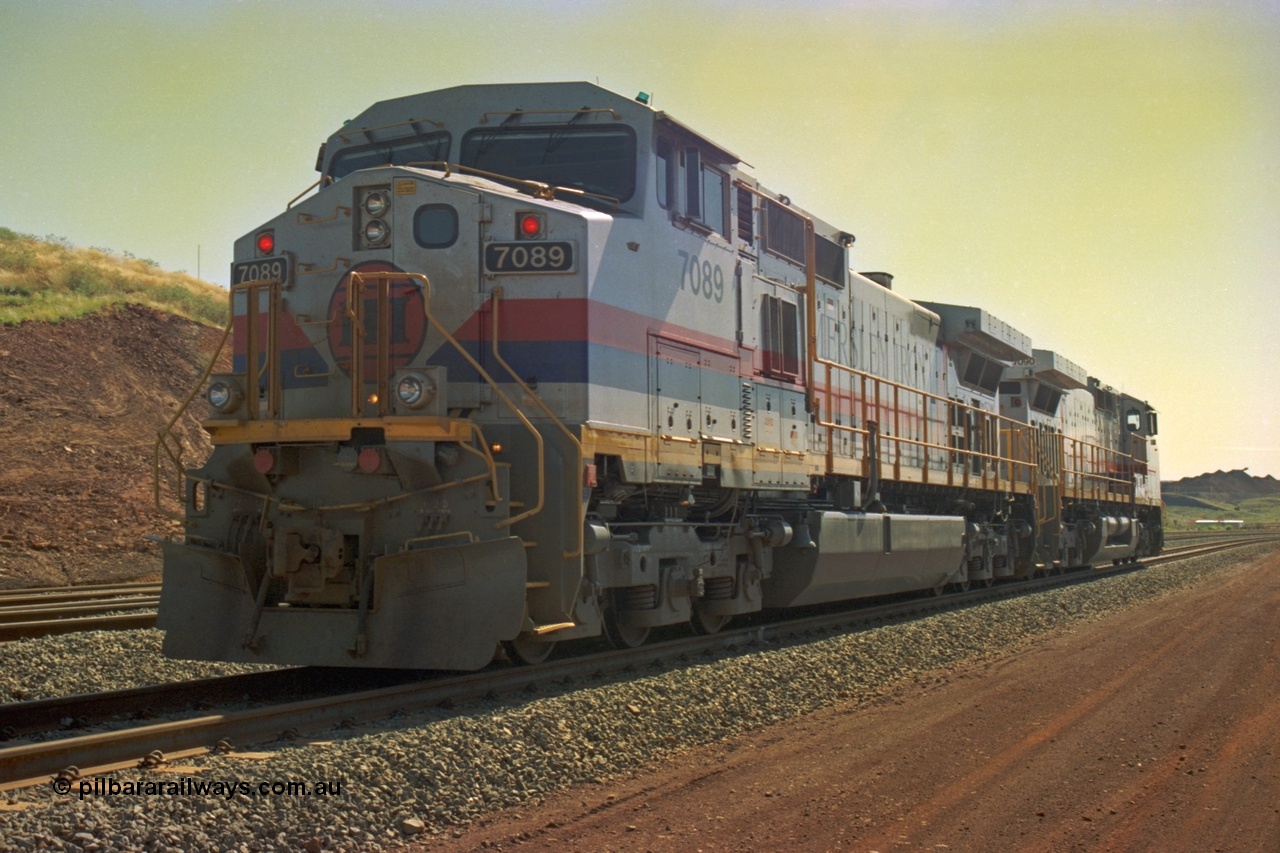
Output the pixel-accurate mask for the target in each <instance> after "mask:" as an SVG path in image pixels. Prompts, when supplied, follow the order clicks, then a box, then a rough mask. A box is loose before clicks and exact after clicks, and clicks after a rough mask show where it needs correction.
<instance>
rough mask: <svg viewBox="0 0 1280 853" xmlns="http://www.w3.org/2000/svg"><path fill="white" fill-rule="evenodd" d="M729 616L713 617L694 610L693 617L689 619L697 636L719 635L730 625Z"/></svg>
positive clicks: (697, 609)
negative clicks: (721, 630)
mask: <svg viewBox="0 0 1280 853" xmlns="http://www.w3.org/2000/svg"><path fill="white" fill-rule="evenodd" d="M730 618H732V617H729V616H711V615H709V614H706V613H703V612H702V610H700V609H699V608H697V607H695V608H693V615H692V616H690V617H689V625H690V626H691V627H692V628H693V633H695V634H702V635H704V636H705V635H708V634H718V633H720V629H721V628H723V627H724V626H725V625H728V624H729V619H730Z"/></svg>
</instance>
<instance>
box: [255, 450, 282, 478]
mask: <svg viewBox="0 0 1280 853" xmlns="http://www.w3.org/2000/svg"><path fill="white" fill-rule="evenodd" d="M274 467H276V455H275V454H274V453H272V452H271V451H270V450H268V449H267V448H265V447H261V448H259V449H258V452H257V453H255V454H253V468H254V470H255V471H257V472H258V473H259V474H270V473H271V469H272V468H274Z"/></svg>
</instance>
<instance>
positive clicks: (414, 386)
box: [396, 372, 436, 409]
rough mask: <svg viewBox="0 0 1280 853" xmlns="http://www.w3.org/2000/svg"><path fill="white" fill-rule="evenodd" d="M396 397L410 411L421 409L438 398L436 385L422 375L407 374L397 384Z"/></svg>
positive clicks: (429, 378)
mask: <svg viewBox="0 0 1280 853" xmlns="http://www.w3.org/2000/svg"><path fill="white" fill-rule="evenodd" d="M396 397H397V398H398V399H399V401H400V403H401V404H402V405H404V406H406V407H407V408H410V409H421V408H422V407H423V406H425V405H427V404H428V403H430V402H431V401H432V400H434V399H435V398H436V384H435V383H434V382H432V381H431V377H429V376H426V375H424V374H422V373H416V372H415V373H406V374H404V375H402V376H401V377H400V380H399V381H398V382H396Z"/></svg>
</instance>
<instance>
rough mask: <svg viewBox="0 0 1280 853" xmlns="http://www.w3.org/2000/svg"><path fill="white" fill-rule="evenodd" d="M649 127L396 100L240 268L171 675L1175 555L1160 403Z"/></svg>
mask: <svg viewBox="0 0 1280 853" xmlns="http://www.w3.org/2000/svg"><path fill="white" fill-rule="evenodd" d="M646 101H647V99H646V98H645V97H643V96H641V97H639V98H636V99H629V98H625V97H621V96H619V95H616V94H614V93H611V92H609V91H606V90H604V89H601V88H599V87H598V86H594V85H590V84H586V83H563V84H550V83H549V84H521V85H486V86H461V87H457V88H452V89H445V90H442V91H438V92H430V93H426V94H422V95H414V96H411V97H406V98H399V99H395V100H390V101H384V102H381V103H378V104H375V105H374V106H372V107H370V108H369V109H368V110H366V111H365V112H364V113H362V114H361V115H359V116H358V117H356V118H355V119H354V120H353V121H350V122H348V123H346V124H345V125H344V126H343V127H342V128H341V129H340V130H338V131H337V132H336V133H334V134H333V135H332V136H330V137H329V139H328V140H327V141H326V142H325V143H324V145H323V146H322V147H321V149H320V155H319V160H318V162H317V168H318V170H319V171H320V174H321V178H320V180H319V182H318V184H317V186H316V187H315V188H314V189H315V191H314V192H310V191H308V193H304V194H303V197H300V198H299V199H295V200H294V201H293V202H291V203H290V205H289V206H288V207H287V209H285V210H284V211H283V212H282V213H281V214H280V215H279V216H276V217H275V218H274V219H272V220H270V221H268V222H266V223H264V224H263V225H262V226H261V227H259V228H257V229H255V230H253V231H252V232H250V233H249V234H247V235H245V236H244V237H242V238H241V239H240V240H238V241H237V242H236V246H235V258H236V260H235V263H234V264H233V266H232V275H233V281H232V286H231V304H232V314H233V320H232V327H231V330H230V337H231V339H232V341H233V344H232V370H231V372H230V373H221V374H214V375H212V376H210V377H209V379H208V382H207V386H206V391H205V394H206V397H207V400H208V403H209V406H210V409H211V415H210V417H209V419H208V420H207V421H206V423H205V427H206V428H207V430H208V431H209V433H210V435H211V437H212V441H213V445H214V451H213V454H212V456H211V457H210V458H209V459H208V460H207V462H205V464H204V465H203V466H202V467H200V468H198V469H193V470H189V471H186V472H185V477H183V478H182V499H183V501H184V503H185V511H184V518H185V522H186V532H185V536H184V537H183V539H182V541H173V542H169V543H166V544H165V545H164V559H165V565H164V586H163V593H162V597H161V605H160V617H159V620H160V626H161V627H162V628H165V629H166V631H167V633H166V638H165V651H166V653H167V654H169V655H171V656H175V657H180V658H197V659H210V660H228V661H253V662H271V663H280V664H322V665H331V666H372V667H413V668H435V669H463V670H465V669H475V668H479V667H483V666H484V665H486V664H487V663H489V662H490V660H492V658H493V657H494V654H495V649H496V648H497V647H498V645H499V644H506V647H507V649H508V652H509V654H510V655H511V656H513V657H514V658H516V659H518V660H521V661H525V662H537V661H539V660H541V659H543V658H544V657H545V656H546V655H547V654H548V653H549V652H550V651H551V649H552V648H553V646H554V645H555V644H556V643H558V642H562V641H565V640H571V639H577V638H582V637H593V636H598V635H601V634H603V635H607V636H608V637H609V638H610V639H611V640H612V641H614V642H615V643H617V644H619V645H623V646H634V645H638V644H640V643H643V642H644V641H645V639H646V637H647V636H648V634H649V631H650V629H652V628H654V627H657V626H662V625H673V624H685V623H687V624H689V625H691V626H692V628H693V629H694V630H696V631H701V632H713V631H717V630H719V629H720V628H721V627H722V626H723V625H724V624H725V623H726V622H727V621H728V620H729V619H731V618H732V617H733V616H735V615H737V614H742V613H749V612H753V611H758V610H761V609H762V608H787V607H795V606H801V605H807V604H813V603H819V602H828V601H835V600H842V599H852V598H858V597H866V596H878V595H885V594H891V593H900V592H906V591H913V590H942V589H943V588H945V587H947V586H948V585H955V586H959V587H965V586H967V585H969V584H971V583H991V582H993V581H995V580H998V579H1001V578H1022V577H1028V576H1031V575H1034V574H1036V573H1042V572H1047V571H1057V570H1059V569H1061V568H1068V567H1077V566H1086V565H1091V564H1097V563H1100V562H1103V561H1121V560H1130V559H1133V558H1136V557H1138V556H1142V555H1148V554H1154V553H1157V552H1158V551H1159V550H1160V548H1161V545H1162V540H1163V536H1162V527H1161V510H1162V504H1161V502H1160V495H1159V472H1158V465H1157V455H1156V447H1155V441H1154V435H1155V432H1156V415H1155V412H1154V411H1153V410H1152V409H1151V407H1150V406H1148V405H1147V404H1146V403H1145V402H1142V401H1141V400H1139V399H1137V398H1135V397H1132V396H1129V395H1127V394H1122V393H1120V392H1118V391H1116V390H1114V389H1112V388H1111V387H1108V386H1106V385H1104V384H1102V383H1101V382H1099V381H1098V380H1096V379H1094V378H1092V377H1090V376H1088V374H1086V372H1085V371H1084V370H1083V369H1081V368H1080V367H1078V366H1077V365H1075V364H1073V363H1072V362H1070V361H1068V360H1067V359H1065V358H1063V357H1062V356H1061V355H1059V354H1057V353H1056V352H1054V351H1050V350H1043V349H1037V348H1033V346H1032V343H1031V341H1030V340H1029V339H1028V337H1027V336H1026V335H1024V334H1022V333H1020V332H1019V331H1018V330H1016V329H1015V328H1013V327H1011V326H1010V325H1008V324H1006V323H1004V322H1001V321H1000V320H998V319H997V318H996V317H994V316H992V315H991V314H990V313H988V312H987V311H986V310H984V309H982V308H976V307H963V306H957V305H942V304H935V303H929V302H913V301H911V300H909V299H907V298H905V297H903V296H901V295H899V293H898V292H896V291H894V290H893V289H891V277H890V276H888V275H886V274H882V273H861V274H860V273H856V272H853V271H852V270H851V269H850V264H851V260H850V247H851V245H852V244H853V236H852V235H851V234H849V233H847V232H845V231H842V230H840V229H839V228H836V227H834V226H832V225H829V224H827V223H826V222H823V221H822V220H820V219H818V218H816V217H815V216H813V215H812V214H810V213H808V212H807V211H805V210H803V209H802V208H800V207H798V206H796V205H794V204H792V203H791V201H790V200H789V199H788V198H787V197H786V196H785V195H781V194H779V193H777V192H774V191H772V190H769V189H767V188H765V187H763V186H761V185H760V184H759V183H758V182H757V181H756V180H755V179H754V178H753V177H752V176H751V175H750V173H749V172H748V171H746V169H745V168H744V164H743V163H742V162H741V161H740V160H739V158H738V157H736V156H735V155H734V154H733V153H732V152H730V151H729V150H728V149H726V148H724V147H722V146H720V145H718V144H716V143H714V142H712V141H711V140H709V139H707V138H706V137H705V136H702V135H701V134H699V133H698V132H697V131H695V130H693V129H691V128H690V127H688V126H687V125H685V124H682V123H681V122H679V121H677V120H675V119H674V118H672V117H671V116H669V115H667V114H666V113H663V112H661V111H657V110H655V109H653V108H651V107H650V106H649V105H648V104H647V103H646ZM162 439H163V437H162ZM172 446H173V443H172V442H171V441H167V440H162V442H161V447H162V448H172ZM172 455H174V456H176V454H172ZM179 466H180V463H179Z"/></svg>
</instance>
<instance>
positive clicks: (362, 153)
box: [329, 132, 449, 181]
mask: <svg viewBox="0 0 1280 853" xmlns="http://www.w3.org/2000/svg"><path fill="white" fill-rule="evenodd" d="M448 159H449V134H448V133H444V132H441V133H426V134H423V135H421V136H414V137H410V138H407V139H406V138H404V137H401V138H400V139H389V140H387V141H386V142H376V143H374V144H372V145H362V146H360V147H359V148H344V149H343V150H342V151H340V152H338V153H337V154H335V155H334V157H333V162H332V163H330V164H329V175H330V176H331V177H332V178H333V179H334V180H335V181H337V180H341V179H342V178H345V177H346V176H347V175H349V174H351V173H352V172H354V171H356V170H357V169H367V168H369V167H370V166H388V165H389V166H407V165H408V164H410V163H436V162H442V161H445V160H448Z"/></svg>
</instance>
